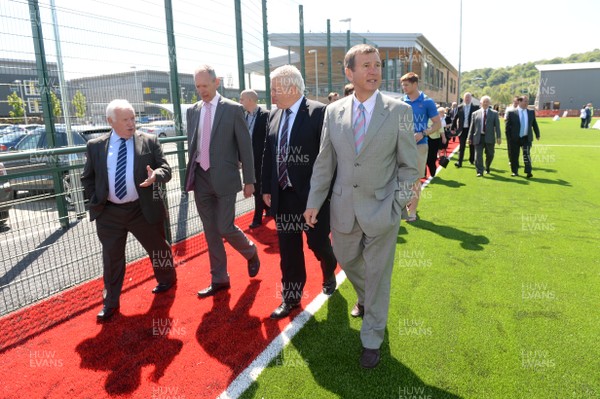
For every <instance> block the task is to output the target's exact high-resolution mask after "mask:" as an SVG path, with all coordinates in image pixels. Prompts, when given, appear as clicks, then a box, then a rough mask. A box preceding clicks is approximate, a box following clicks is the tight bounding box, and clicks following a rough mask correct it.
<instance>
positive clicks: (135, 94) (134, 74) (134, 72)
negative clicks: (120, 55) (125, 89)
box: [131, 65, 139, 119]
mask: <svg viewBox="0 0 600 399" xmlns="http://www.w3.org/2000/svg"><path fill="white" fill-rule="evenodd" d="M131 69H133V78H134V80H135V90H134V91H133V93H134V96H133V97H134V100H133V103H134V104H135V103H136V102H137V100H138V98H137V92H138V80H137V68H136V67H135V65H134V66H132V67H131ZM134 107H135V105H134ZM138 110H139V106H138ZM138 119H139V111H138Z"/></svg>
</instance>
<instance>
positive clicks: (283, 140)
mask: <svg viewBox="0 0 600 399" xmlns="http://www.w3.org/2000/svg"><path fill="white" fill-rule="evenodd" d="M291 113H292V110H291V109H289V108H288V109H286V110H285V118H284V120H283V127H282V128H281V137H280V138H279V150H278V151H277V162H278V163H279V165H278V166H277V169H278V172H279V179H278V182H279V187H281V188H282V189H285V188H286V187H287V186H288V170H287V155H288V151H289V149H288V137H289V124H290V114H291Z"/></svg>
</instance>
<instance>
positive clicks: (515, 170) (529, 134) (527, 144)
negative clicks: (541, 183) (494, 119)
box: [505, 96, 540, 179]
mask: <svg viewBox="0 0 600 399" xmlns="http://www.w3.org/2000/svg"><path fill="white" fill-rule="evenodd" d="M517 101H518V102H519V106H518V107H517V108H516V109H514V110H512V111H509V112H508V113H507V114H506V120H505V124H506V135H507V136H508V137H509V140H510V146H509V148H510V169H511V170H512V176H518V175H519V155H520V154H519V153H520V150H521V148H523V162H524V163H525V173H526V174H527V178H528V179H530V178H532V177H533V174H532V173H531V154H530V151H531V143H533V134H534V133H535V139H536V140H539V139H540V128H539V127H538V124H537V120H536V119H535V111H533V110H530V109H527V106H528V105H529V98H528V97H527V96H522V97H519V98H518V99H517Z"/></svg>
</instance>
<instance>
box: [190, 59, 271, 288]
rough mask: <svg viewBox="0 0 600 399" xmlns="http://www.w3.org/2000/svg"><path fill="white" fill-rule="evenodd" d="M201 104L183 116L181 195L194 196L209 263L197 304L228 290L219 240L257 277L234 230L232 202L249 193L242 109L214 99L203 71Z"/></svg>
mask: <svg viewBox="0 0 600 399" xmlns="http://www.w3.org/2000/svg"><path fill="white" fill-rule="evenodd" d="M194 83H195V85H196V91H197V92H198V95H199V96H200V99H201V101H198V102H197V103H196V104H194V106H193V107H191V108H189V109H188V110H187V136H188V143H189V144H188V156H189V158H188V165H187V170H186V177H185V182H186V183H185V189H186V191H192V190H193V191H194V197H195V200H196V208H197V209H198V214H199V215H200V219H201V220H202V225H203V226H204V235H205V237H206V243H207V244H208V254H209V258H210V274H211V284H210V285H209V286H208V287H207V288H205V289H203V290H200V291H199V292H198V296H199V297H201V298H204V297H208V296H212V295H214V294H215V293H217V292H218V291H220V290H226V289H229V287H230V282H229V274H228V273H227V255H226V253H225V245H224V244H223V239H225V240H227V242H228V243H229V244H230V245H231V246H232V247H233V248H234V249H235V250H237V251H238V252H239V253H240V254H242V256H243V257H244V258H246V259H247V261H248V275H249V276H250V277H254V276H256V275H257V274H258V270H259V268H260V261H259V259H258V251H257V248H256V245H254V243H253V242H252V241H250V240H248V238H247V237H246V235H245V234H244V233H243V232H242V231H241V230H240V229H239V227H237V226H236V225H235V224H234V219H235V198H236V195H237V193H238V192H239V191H240V190H242V182H241V180H240V171H239V168H238V164H239V162H241V163H242V174H243V179H244V186H243V190H244V197H245V198H249V197H250V196H251V195H252V194H253V193H254V159H253V156H252V142H251V140H250V133H249V132H248V126H247V125H246V121H245V119H244V108H243V107H242V106H241V105H240V104H238V103H235V102H233V101H231V100H229V99H226V98H224V97H221V95H220V94H218V93H217V88H218V87H219V84H220V80H219V78H217V75H216V74H215V70H214V69H213V68H212V67H211V66H209V65H202V66H200V67H199V68H198V69H196V71H195V72H194Z"/></svg>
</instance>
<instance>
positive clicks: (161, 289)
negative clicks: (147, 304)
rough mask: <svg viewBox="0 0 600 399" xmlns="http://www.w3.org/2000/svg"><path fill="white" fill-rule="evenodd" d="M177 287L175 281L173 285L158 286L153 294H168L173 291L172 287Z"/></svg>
mask: <svg viewBox="0 0 600 399" xmlns="http://www.w3.org/2000/svg"><path fill="white" fill-rule="evenodd" d="M174 285H175V281H174V282H172V283H171V284H162V283H161V284H158V285H157V286H156V287H154V288H153V289H152V293H153V294H160V293H163V292H167V291H169V290H170V289H171V287H173V286H174Z"/></svg>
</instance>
